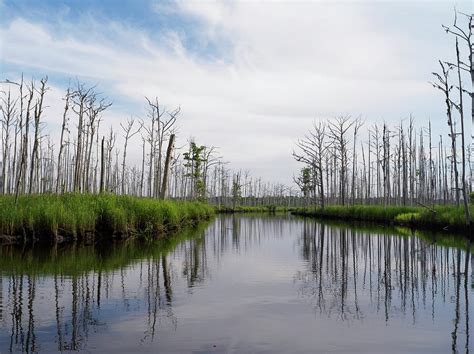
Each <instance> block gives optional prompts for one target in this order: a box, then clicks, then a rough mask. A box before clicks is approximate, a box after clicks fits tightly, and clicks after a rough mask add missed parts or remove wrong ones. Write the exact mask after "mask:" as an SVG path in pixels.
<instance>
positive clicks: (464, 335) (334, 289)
mask: <svg viewBox="0 0 474 354" xmlns="http://www.w3.org/2000/svg"><path fill="white" fill-rule="evenodd" d="M441 241H442V242H445V243H446V241H447V240H445V239H441ZM452 241H453V242H452V243H454V244H455V245H457V246H458V247H457V248H452V247H442V246H440V245H439V244H438V243H437V242H436V237H435V236H432V237H431V238H430V237H426V236H425V237H424V238H422V237H414V236H400V235H393V234H387V233H386V232H385V233H384V232H374V231H373V230H372V232H371V233H370V234H368V233H367V232H366V231H361V230H358V229H354V228H347V227H331V226H328V225H324V224H318V223H314V222H306V221H305V222H304V224H303V230H302V237H301V243H300V246H301V255H302V257H303V258H304V259H305V260H306V261H307V267H306V269H305V270H302V271H299V272H298V273H297V281H298V283H299V284H300V285H299V292H300V295H301V296H303V297H306V298H308V299H309V300H310V301H311V303H312V304H313V305H314V306H315V308H316V309H317V310H318V312H319V314H320V315H325V316H327V317H336V318H338V319H340V320H342V321H348V320H349V321H360V320H363V319H364V317H365V314H366V313H367V312H369V311H373V310H375V311H376V313H377V314H380V315H381V316H383V319H384V321H385V322H386V324H387V325H388V323H389V322H390V321H391V319H392V318H394V317H398V316H403V318H409V319H410V320H411V323H412V325H416V324H417V321H419V320H420V319H419V317H420V316H425V315H426V312H427V311H429V313H430V316H431V320H432V321H433V322H435V321H436V320H438V318H437V317H438V314H437V311H436V310H437V308H439V307H440V303H441V304H447V303H454V304H455V306H454V314H453V315H452V318H453V320H452V322H453V330H452V332H451V337H452V343H451V349H452V351H453V352H458V350H460V349H465V350H466V352H468V350H469V346H470V343H469V340H470V338H469V298H470V297H472V294H473V290H472V289H474V278H473V276H472V273H473V271H472V270H473V268H474V260H473V257H472V254H471V252H467V251H466V250H472V243H471V242H469V241H467V240H462V239H457V240H456V239H454V240H452ZM462 247H464V248H465V249H462ZM469 266H470V267H471V270H469ZM469 273H471V276H469ZM420 313H421V314H420ZM441 316H443V315H442V314H441ZM424 320H425V319H423V318H422V319H421V321H424ZM442 320H443V319H442Z"/></svg>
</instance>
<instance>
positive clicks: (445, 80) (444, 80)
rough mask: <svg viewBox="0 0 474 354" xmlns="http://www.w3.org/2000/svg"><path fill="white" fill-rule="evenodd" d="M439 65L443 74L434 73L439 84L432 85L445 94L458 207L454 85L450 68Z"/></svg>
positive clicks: (457, 204)
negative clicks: (451, 93) (451, 95)
mask: <svg viewBox="0 0 474 354" xmlns="http://www.w3.org/2000/svg"><path fill="white" fill-rule="evenodd" d="M439 65H440V66H441V74H438V73H433V75H434V76H435V77H436V79H437V80H438V82H434V83H431V84H432V85H433V87H434V88H436V89H438V90H440V91H441V92H443V94H444V99H445V104H446V115H447V118H448V126H449V130H450V133H449V137H450V138H451V159H452V166H453V171H454V188H455V195H456V206H459V177H458V166H457V157H456V155H457V154H456V137H457V133H456V131H455V127H454V120H453V114H452V106H453V102H452V100H451V97H450V92H451V90H452V88H453V86H452V85H450V84H449V71H450V68H449V67H448V68H446V66H445V64H444V63H443V62H442V61H441V60H440V61H439Z"/></svg>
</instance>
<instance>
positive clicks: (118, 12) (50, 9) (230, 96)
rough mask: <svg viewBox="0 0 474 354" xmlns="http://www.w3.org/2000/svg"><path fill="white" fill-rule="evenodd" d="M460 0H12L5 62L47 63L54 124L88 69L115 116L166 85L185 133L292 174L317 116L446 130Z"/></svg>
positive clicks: (463, 4) (271, 174)
mask: <svg viewBox="0 0 474 354" xmlns="http://www.w3.org/2000/svg"><path fill="white" fill-rule="evenodd" d="M454 5H456V6H457V7H458V8H459V9H460V10H463V11H466V12H470V11H472V8H471V7H472V5H471V4H470V2H469V1H457V2H451V1H418V2H413V1H392V2H390V1H343V2H342V1H327V2H321V1H314V2H309V1H308V2H283V1H281V2H275V1H266V2H234V1H216V2H195V1H167V2H163V1H112V0H107V1H91V0H85V1H47V0H43V1H18V0H17V1H11V0H0V6H1V7H0V13H1V19H0V21H1V22H0V24H1V26H0V53H1V58H0V72H1V76H2V79H3V78H9V79H15V78H18V77H19V76H20V75H21V73H22V72H23V73H24V74H25V76H26V77H35V78H40V77H41V76H44V75H48V76H49V79H50V81H49V83H50V86H51V91H50V92H49V98H48V100H49V101H48V106H49V107H48V109H47V110H46V111H45V119H46V121H47V122H48V128H47V129H49V132H50V133H51V134H52V135H54V134H55V131H56V127H57V126H58V125H59V124H60V120H61V114H60V111H61V105H62V102H61V97H62V95H63V94H64V91H65V88H66V87H67V85H68V83H69V82H71V81H74V80H75V79H76V78H77V79H80V80H84V81H86V82H88V83H90V84H97V85H98V89H99V91H101V92H103V93H104V94H105V95H106V96H107V97H109V99H110V100H112V101H113V102H114V104H113V106H112V108H111V109H110V110H109V111H107V112H106V113H105V114H104V122H105V124H110V125H112V126H114V125H117V124H118V122H119V121H120V120H122V119H125V118H126V117H129V116H130V115H132V116H140V117H144V114H145V100H144V96H151V97H154V96H158V97H159V98H160V99H161V101H162V102H163V103H164V104H165V105H166V107H168V108H170V109H171V108H173V107H176V106H178V105H179V106H181V107H182V112H183V114H182V117H181V121H180V122H179V125H180V136H179V139H180V142H181V143H182V144H184V143H185V142H186V139H188V138H190V137H191V136H193V137H195V138H196V140H197V141H198V142H199V143H201V144H206V145H214V146H218V147H219V148H220V151H221V154H222V155H223V156H224V157H225V159H226V160H228V161H230V162H231V166H232V167H233V168H237V169H240V168H241V169H247V170H250V171H251V172H252V174H254V175H258V176H262V177H264V178H265V179H271V180H280V181H282V182H286V183H289V182H290V181H291V178H292V174H293V171H295V170H296V169H297V168H298V165H297V164H296V163H295V162H294V161H293V159H292V157H291V151H292V149H293V144H294V142H295V140H296V139H297V137H298V136H301V135H302V134H304V132H305V130H306V129H308V128H309V127H310V126H311V124H312V122H313V121H314V120H318V119H331V117H334V116H337V115H340V114H351V115H353V116H359V115H360V116H362V117H363V118H364V119H365V120H366V127H368V126H371V125H372V124H374V123H375V122H383V121H384V120H385V121H388V122H390V123H393V124H397V123H398V122H399V121H400V120H401V119H406V118H407V117H408V116H409V114H413V115H414V116H415V117H416V119H417V122H418V125H424V124H427V123H428V120H429V119H431V120H432V121H433V126H434V129H435V132H439V133H444V132H445V131H446V126H445V118H444V112H445V109H444V106H443V101H442V99H441V96H440V93H439V92H436V91H435V90H434V89H433V88H431V86H430V85H429V83H428V81H430V80H431V72H432V71H435V70H437V60H438V59H440V58H442V59H452V57H453V55H454V51H453V45H454V42H453V39H452V38H451V37H449V36H447V35H446V34H445V33H444V32H443V31H442V30H441V24H442V23H445V24H450V23H451V21H452V10H453V6H454ZM466 83H468V81H466ZM138 150H139V149H137V151H136V153H135V154H134V152H131V155H130V156H131V158H132V159H133V158H134V155H135V156H136V157H137V158H139V155H140V151H138Z"/></svg>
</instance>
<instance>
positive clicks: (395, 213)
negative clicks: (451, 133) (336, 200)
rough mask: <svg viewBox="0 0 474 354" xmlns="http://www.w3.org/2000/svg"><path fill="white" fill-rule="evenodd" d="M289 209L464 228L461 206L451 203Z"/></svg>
mask: <svg viewBox="0 0 474 354" xmlns="http://www.w3.org/2000/svg"><path fill="white" fill-rule="evenodd" d="M292 212H293V214H295V215H302V216H314V217H322V218H331V219H340V220H359V221H369V222H378V223H384V224H398V225H407V226H412V227H422V228H428V229H449V230H452V231H467V230H468V225H467V224H466V220H465V216H464V209H463V208H462V207H455V206H435V207H433V210H429V209H427V208H424V207H411V206H387V207H383V206H375V205H354V206H341V205H331V206H327V207H326V208H324V209H321V208H317V207H310V208H299V209H296V210H294V211H292ZM472 212H474V208H473V207H471V213H472Z"/></svg>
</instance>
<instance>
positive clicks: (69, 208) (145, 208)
mask: <svg viewBox="0 0 474 354" xmlns="http://www.w3.org/2000/svg"><path fill="white" fill-rule="evenodd" d="M213 213H214V209H213V208H212V207H210V206H209V205H207V204H204V203H199V202H180V201H162V200H156V199H151V198H138V197H131V196H117V195H112V194H100V195H92V194H76V193H70V194H64V195H52V194H51V195H29V196H21V197H19V199H18V203H15V198H14V196H2V197H0V235H8V236H22V237H24V238H26V239H28V238H34V239H43V238H57V237H58V236H61V237H71V238H80V237H83V236H86V235H88V234H95V233H97V232H99V233H102V234H111V235H122V236H124V235H125V236H127V235H131V234H143V233H144V234H147V235H155V234H157V233H160V232H165V231H167V230H174V229H179V228H181V227H182V226H185V225H189V224H194V223H196V222H197V221H199V220H203V219H207V218H209V217H210V216H211V215H213Z"/></svg>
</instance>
